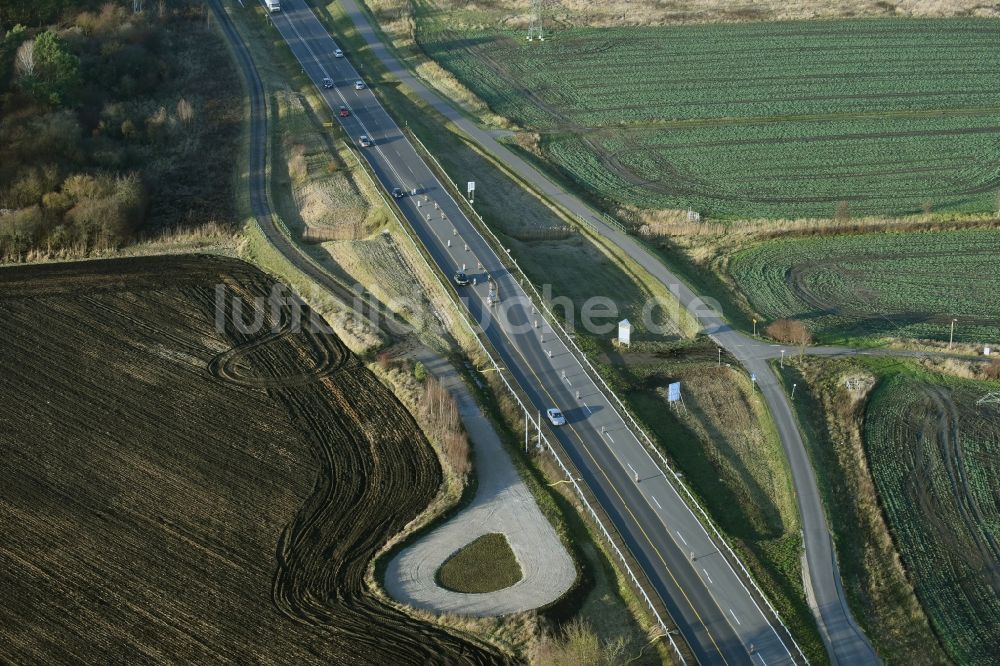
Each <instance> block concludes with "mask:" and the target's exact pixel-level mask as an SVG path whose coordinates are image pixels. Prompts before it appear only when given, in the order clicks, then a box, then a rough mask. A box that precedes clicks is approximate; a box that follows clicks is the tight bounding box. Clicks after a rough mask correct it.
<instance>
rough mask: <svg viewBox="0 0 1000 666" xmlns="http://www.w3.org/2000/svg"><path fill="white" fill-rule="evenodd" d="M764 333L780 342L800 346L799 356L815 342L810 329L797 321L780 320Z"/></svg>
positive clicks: (769, 326)
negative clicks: (807, 346)
mask: <svg viewBox="0 0 1000 666" xmlns="http://www.w3.org/2000/svg"><path fill="white" fill-rule="evenodd" d="M764 332H765V333H767V335H768V336H769V337H771V338H773V339H775V340H777V341H778V342H784V343H787V344H791V345H798V347H799V356H801V355H803V354H804V353H805V348H806V345H808V344H810V343H811V342H812V340H813V337H812V332H811V331H810V330H809V327H808V326H806V325H805V324H804V323H802V322H801V321H798V320H795V319H778V320H776V321H774V322H772V323H771V324H770V325H768V327H767V328H766V329H764Z"/></svg>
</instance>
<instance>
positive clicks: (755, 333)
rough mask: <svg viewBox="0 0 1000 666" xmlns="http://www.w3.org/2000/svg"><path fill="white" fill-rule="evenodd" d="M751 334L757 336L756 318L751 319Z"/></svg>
mask: <svg viewBox="0 0 1000 666" xmlns="http://www.w3.org/2000/svg"><path fill="white" fill-rule="evenodd" d="M753 336H754V337H755V338H756V337H757V320H756V319H754V320H753Z"/></svg>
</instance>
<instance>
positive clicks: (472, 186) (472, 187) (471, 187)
mask: <svg viewBox="0 0 1000 666" xmlns="http://www.w3.org/2000/svg"><path fill="white" fill-rule="evenodd" d="M466 194H467V195H468V196H469V203H472V201H473V200H474V199H475V198H476V181H474V180H470V181H469V184H468V185H467V186H466Z"/></svg>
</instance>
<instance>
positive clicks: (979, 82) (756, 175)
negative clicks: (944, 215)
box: [416, 3, 1000, 218]
mask: <svg viewBox="0 0 1000 666" xmlns="http://www.w3.org/2000/svg"><path fill="white" fill-rule="evenodd" d="M416 13H417V30H416V37H417V40H418V42H419V43H420V45H421V46H422V47H423V49H424V50H425V51H426V52H427V53H428V54H430V55H431V57H433V58H435V59H436V60H437V61H439V62H440V63H441V64H442V65H443V66H444V67H445V68H446V69H448V70H449V71H451V72H452V73H453V74H454V75H455V76H456V77H457V78H458V79H459V80H461V81H462V83H464V84H465V85H467V86H468V87H469V88H470V89H472V90H473V91H474V92H475V93H476V94H477V95H478V96H479V97H481V98H482V99H483V100H485V101H486V102H487V104H488V105H489V106H490V108H491V110H492V111H494V112H496V113H497V114H499V115H501V116H506V117H509V118H511V119H513V120H514V121H515V122H517V123H518V124H519V125H521V126H523V127H525V128H527V129H529V130H531V131H536V132H540V133H541V135H542V141H541V151H542V154H543V156H544V157H545V158H546V159H548V160H549V161H551V162H552V163H554V165H556V166H557V167H558V168H559V170H561V171H562V172H563V173H564V174H565V175H566V176H567V177H568V179H569V180H571V181H573V182H574V183H575V184H578V185H579V186H582V187H585V188H587V189H588V190H590V191H591V192H592V193H594V194H595V195H596V196H597V197H598V198H601V199H606V200H609V202H611V203H616V204H623V203H625V204H635V205H639V206H640V207H645V208H685V207H692V208H694V209H696V210H699V211H701V212H702V213H706V214H709V215H712V216H715V217H728V218H733V217H751V218H753V217H790V218H795V217H806V216H809V217H830V216H832V215H833V214H834V211H835V209H836V204H837V203H838V202H840V201H848V202H850V203H851V209H852V210H853V211H854V212H856V213H863V214H900V213H917V212H920V211H921V210H923V208H924V207H925V206H926V205H927V202H928V201H930V203H931V205H932V206H933V207H934V209H935V210H948V211H956V212H984V211H988V210H993V209H994V207H993V203H994V202H993V198H994V196H993V195H994V194H995V190H996V188H997V184H998V182H1000V170H998V167H997V164H998V162H1000V160H998V158H1000V126H998V125H997V123H996V118H997V115H998V114H997V109H1000V87H997V85H996V76H995V74H994V72H996V71H997V68H998V67H1000V55H998V52H997V50H996V48H995V45H996V41H997V38H998V37H1000V27H998V25H997V23H996V22H995V21H992V20H989V19H974V18H962V19H939V20H905V19H893V20H858V21H844V20H841V21H822V22H817V23H815V24H813V23H807V22H783V23H771V24H768V23H741V24H736V25H724V24H714V25H685V26H669V27H629V28H571V29H558V30H555V31H554V32H553V34H552V35H551V39H547V40H545V42H543V43H539V42H527V41H526V40H525V39H524V38H523V33H521V32H516V31H507V30H498V29H494V28H484V29H474V28H469V27H468V26H467V25H462V26H459V24H457V23H453V22H452V21H451V20H450V19H449V16H448V12H435V11H429V10H427V9H425V8H423V7H422V5H420V4H419V3H418V6H417V12H416ZM887 156H889V157H892V158H895V159H897V160H898V163H899V164H900V165H906V166H899V167H896V168H894V167H893V166H892V165H891V164H889V165H887V164H886V163H885V161H886V157H887ZM879 163H881V165H879V166H876V165H878V164H879ZM847 165H856V166H855V167H854V168H853V169H852V168H850V167H847ZM780 173H787V174H791V175H792V176H793V177H789V178H782V177H780V175H778V174H780Z"/></svg>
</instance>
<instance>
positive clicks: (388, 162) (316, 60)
mask: <svg viewBox="0 0 1000 666" xmlns="http://www.w3.org/2000/svg"><path fill="white" fill-rule="evenodd" d="M313 18H314V19H316V17H315V14H314V15H313ZM316 20H317V21H318V19H316ZM287 23H288V25H289V26H291V28H292V32H294V33H295V36H296V37H298V38H299V42H300V43H301V44H302V45H303V46H305V47H306V50H307V51H309V55H311V56H312V57H313V61H314V63H315V64H316V66H317V67H319V69H320V71H321V72H323V76H324V77H329V74H328V73H327V71H326V68H325V67H323V64H322V63H321V62H320V59H319V56H317V55H316V52H315V51H313V49H312V46H310V45H309V42H308V41H306V40H305V38H303V37H302V33H300V32H299V29H298V28H297V27H296V25H295V21H294V20H293V19H292V18H290V17H289V18H288V20H287ZM327 38H328V39H329V34H327ZM286 41H287V40H286ZM331 41H332V40H331ZM303 64H304V63H303ZM359 78H360V77H359ZM334 90H336V91H337V96H338V97H340V100H341V101H342V102H343V103H344V104H345V105H347V98H345V97H344V93H343V91H342V90H341V89H340V88H334ZM362 92H363V91H361V90H355V91H354V93H355V95H356V96H357V97H358V98H360V97H361V95H362ZM369 92H370V91H369ZM371 95H372V97H373V98H374V93H371ZM324 98H325V96H324ZM375 101H376V102H378V100H377V99H376V100H375ZM379 106H381V105H379ZM383 112H384V109H383ZM387 115H388V114H387ZM354 119H355V120H356V121H357V123H358V124H359V125H361V129H363V130H364V131H365V134H367V135H368V136H370V137H372V146H371V147H372V148H374V149H375V152H377V153H378V154H379V155H381V156H382V159H383V160H385V164H386V166H388V167H389V169H390V170H391V171H392V173H393V174H394V175H395V176H396V179H397V181H399V182H400V183H402V182H403V177H402V176H400V175H399V172H398V171H396V167H395V165H394V164H393V163H392V160H390V159H389V158H388V157H386V155H385V152H383V150H382V147H381V146H379V144H378V143H376V141H375V136H374V133H373V132H371V131H370V130H369V129H368V127H367V126H366V125H365V122H364V121H363V120H361V118H360V117H358V116H357V115H355V117H354ZM371 120H372V122H373V123H374V122H375V118H374V116H373V117H372V119H371ZM393 126H394V125H393V124H392V123H390V124H389V125H388V127H389V128H390V129H391V128H392V127H393ZM397 129H398V127H397ZM399 134H400V135H402V131H401V130H400V131H399Z"/></svg>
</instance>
